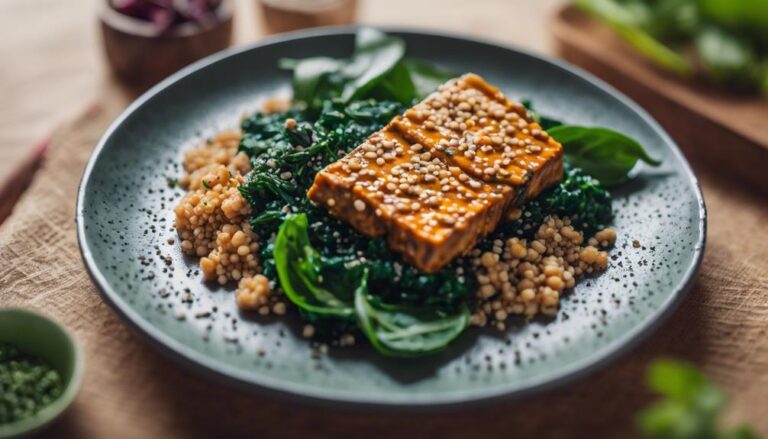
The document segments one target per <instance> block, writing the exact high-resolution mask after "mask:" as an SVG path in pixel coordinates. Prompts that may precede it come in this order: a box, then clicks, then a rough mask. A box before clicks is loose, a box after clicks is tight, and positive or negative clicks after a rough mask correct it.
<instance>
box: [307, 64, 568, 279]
mask: <svg viewBox="0 0 768 439" xmlns="http://www.w3.org/2000/svg"><path fill="white" fill-rule="evenodd" d="M562 166H563V164H562V147H561V146H560V144H559V143H557V142H556V141H555V140H553V139H552V138H551V137H549V136H548V135H547V134H546V132H544V131H543V130H542V129H541V127H540V126H539V125H538V124H536V123H535V122H533V121H531V120H530V119H529V118H528V116H527V114H526V111H525V109H524V108H523V107H522V106H521V105H520V104H517V103H513V102H511V101H509V100H508V99H507V98H506V97H505V96H504V95H503V94H502V93H501V92H500V91H499V90H498V89H496V88H495V87H493V86H491V85H489V84H488V83H486V82H485V81H484V80H483V79H482V78H480V77H479V76H477V75H474V74H467V75H464V76H462V77H460V78H457V79H454V80H451V81H449V82H447V83H446V84H444V85H442V86H441V87H440V89H439V90H438V91H437V92H435V93H433V94H432V95H430V96H429V97H428V98H427V99H425V100H424V101H422V102H420V103H419V104H417V105H415V106H414V107H412V108H411V109H409V110H408V111H406V112H405V115H404V116H398V117H396V118H395V119H394V120H393V121H392V122H391V123H390V124H389V125H387V126H386V127H384V128H383V129H382V130H381V131H379V132H377V133H374V134H373V135H372V136H371V137H369V138H368V140H366V142H365V143H363V144H362V145H360V146H359V147H357V148H356V149H354V150H353V151H352V152H350V153H349V154H347V156H345V157H343V158H342V159H340V160H338V161H337V162H335V163H332V164H331V165H329V166H327V167H326V168H325V169H323V170H322V171H320V172H319V173H318V174H317V176H316V177H315V182H314V184H313V185H312V187H311V188H310V189H309V192H308V194H307V195H308V197H309V198H310V199H311V200H312V201H314V202H315V203H317V204H319V205H323V206H326V207H327V208H328V210H329V211H330V213H331V214H332V215H334V216H336V217H338V218H340V219H342V220H344V221H347V222H349V223H350V224H351V225H352V226H353V227H354V228H355V229H356V230H358V231H359V232H360V233H363V234H365V235H368V236H380V235H387V239H388V243H389V246H390V248H392V249H393V250H395V251H398V252H400V253H402V255H403V258H404V259H405V260H406V261H407V262H409V263H410V264H412V265H413V266H415V267H416V268H418V269H419V270H421V271H423V272H428V273H430V272H435V271H437V270H439V269H440V268H442V267H443V266H445V265H446V264H448V263H449V262H450V261H451V260H452V259H453V258H455V257H456V256H459V255H461V254H464V253H466V252H467V251H469V250H470V249H471V248H472V247H474V245H475V243H476V242H477V240H478V239H480V238H481V237H483V236H485V235H487V234H488V233H490V232H491V231H493V229H494V228H495V227H496V225H497V224H498V222H499V221H500V219H501V217H502V214H503V213H504V212H505V211H506V210H507V209H508V208H509V207H510V206H512V205H517V204H519V203H522V202H523V201H524V200H526V199H530V198H533V197H535V196H536V195H538V194H539V193H540V192H541V191H542V190H543V189H544V188H546V187H547V186H549V185H551V184H553V183H556V182H557V181H559V180H560V179H561V177H562V169H563V168H562Z"/></svg>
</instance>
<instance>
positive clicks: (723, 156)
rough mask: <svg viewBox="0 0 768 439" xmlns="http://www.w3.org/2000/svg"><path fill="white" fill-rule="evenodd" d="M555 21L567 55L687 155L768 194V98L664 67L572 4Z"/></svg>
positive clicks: (561, 48)
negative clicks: (627, 100) (636, 107)
mask: <svg viewBox="0 0 768 439" xmlns="http://www.w3.org/2000/svg"><path fill="white" fill-rule="evenodd" d="M551 26H552V31H553V34H554V39H555V43H556V49H557V51H558V53H559V54H560V55H561V56H562V57H563V58H565V59H566V60H568V61H570V62H572V63H574V64H577V65H579V66H581V67H583V68H584V69H586V70H589V71H590V72H592V73H594V74H595V75H597V76H599V77H600V78H602V79H604V80H605V81H607V82H609V83H610V84H612V85H613V86H614V87H616V88H618V89H619V90H621V91H622V92H624V93H625V94H627V95H628V96H630V97H631V98H632V99H634V100H635V101H636V102H637V103H639V104H640V105H641V106H642V107H644V108H645V109H646V110H647V111H648V112H650V113H651V114H652V115H653V116H654V117H655V118H656V119H657V120H658V121H659V123H660V124H661V125H662V126H663V127H664V128H665V129H666V130H667V131H668V132H669V133H670V134H671V135H672V137H674V138H675V140H676V141H677V142H678V144H680V146H681V147H682V148H683V150H684V152H685V153H686V155H688V156H689V157H696V158H697V159H702V160H706V161H709V162H712V163H714V164H716V166H717V169H722V172H728V173H732V174H733V175H738V176H739V177H743V178H745V179H746V180H747V181H748V182H749V183H751V185H752V186H753V187H755V188H757V189H760V190H762V191H764V192H768V98H763V97H760V96H750V95H745V94H735V93H729V92H727V91H723V90H721V89H718V88H716V87H714V86H711V85H707V84H700V83H691V82H687V81H685V80H682V79H680V78H678V77H676V76H674V74H672V73H668V72H665V71H663V70H662V69H660V68H657V67H656V66H654V65H652V64H651V63H650V62H648V61H647V60H645V59H643V58H642V57H641V56H640V55H638V54H636V53H635V51H634V49H633V48H631V47H630V46H629V45H628V44H626V43H625V42H624V41H622V40H621V39H620V38H619V37H618V36H617V35H616V34H615V33H614V32H613V31H612V30H611V29H610V28H608V27H607V26H605V25H603V24H602V23H599V22H598V21H596V20H594V19H592V18H591V17H589V16H588V15H587V14H585V13H584V12H582V11H580V10H578V9H576V8H575V7H573V6H566V7H564V8H563V9H561V10H560V11H558V12H557V13H556V14H555V15H554V16H553V19H552V23H551Z"/></svg>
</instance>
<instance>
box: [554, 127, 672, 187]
mask: <svg viewBox="0 0 768 439" xmlns="http://www.w3.org/2000/svg"><path fill="white" fill-rule="evenodd" d="M548 132H549V135H551V136H552V137H554V138H555V140H557V141H558V142H560V143H562V144H563V153H564V154H565V156H566V157H567V158H568V160H569V161H570V163H571V165H573V166H574V167H576V168H581V169H583V170H584V172H585V173H587V174H589V175H591V176H592V177H594V178H596V179H598V180H600V183H602V184H603V185H605V186H615V185H617V184H620V183H623V182H625V181H626V180H627V178H628V175H629V172H630V171H631V170H632V168H634V167H635V164H636V163H637V161H638V160H642V161H644V162H645V163H648V164H649V165H651V166H659V165H660V164H661V162H660V161H658V160H656V159H653V158H651V157H650V156H649V155H648V153H647V152H645V149H643V147H642V146H641V145H640V144H639V143H638V142H637V141H636V140H634V139H632V138H630V137H628V136H626V135H624V134H621V133H619V132H617V131H613V130H610V129H608V128H601V127H582V126H576V125H560V126H556V127H554V128H551V129H550V130H549V131H548Z"/></svg>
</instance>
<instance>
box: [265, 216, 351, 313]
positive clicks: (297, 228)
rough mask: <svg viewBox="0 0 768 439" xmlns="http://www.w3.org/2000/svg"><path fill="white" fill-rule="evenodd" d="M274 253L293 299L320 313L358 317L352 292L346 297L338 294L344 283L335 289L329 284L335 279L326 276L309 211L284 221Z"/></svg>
mask: <svg viewBox="0 0 768 439" xmlns="http://www.w3.org/2000/svg"><path fill="white" fill-rule="evenodd" d="M273 255H274V258H275V267H276V269H277V275H278V279H279V280H280V286H281V287H282V288H283V291H285V295H286V296H288V298H289V299H290V300H291V302H293V303H294V304H296V305H297V306H298V307H299V308H301V309H304V310H306V311H309V312H312V313H315V314H318V315H324V316H333V317H341V318H353V317H354V314H355V312H354V309H353V306H352V303H351V291H349V293H350V294H349V295H348V296H347V297H343V296H342V295H340V294H338V290H341V289H342V288H339V287H340V286H342V287H343V285H338V284H336V285H334V287H335V288H334V291H331V290H330V289H329V288H328V287H327V286H328V285H329V284H332V282H327V281H326V279H324V278H323V275H324V273H323V264H322V260H321V257H320V255H319V254H318V253H317V251H316V250H315V249H314V248H312V245H311V244H310V242H309V235H308V233H307V215H306V214H299V215H294V216H291V217H289V218H287V219H286V220H285V221H284V222H283V224H282V225H281V226H280V230H279V231H278V233H277V237H276V238H275V245H274V250H273ZM353 272H354V270H353Z"/></svg>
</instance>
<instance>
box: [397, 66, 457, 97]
mask: <svg viewBox="0 0 768 439" xmlns="http://www.w3.org/2000/svg"><path fill="white" fill-rule="evenodd" d="M402 64H403V65H404V67H405V68H406V69H407V70H408V72H409V73H410V75H411V80H412V81H413V85H414V87H415V97H416V98H417V99H424V98H426V97H427V96H428V95H429V94H430V93H432V92H433V91H435V90H437V87H439V86H440V85H441V84H443V83H444V82H446V81H448V80H449V79H451V78H454V77H456V76H457V75H456V73H455V72H449V71H447V70H442V69H439V68H437V67H435V66H434V65H432V64H429V63H425V62H422V61H417V60H413V59H405V60H403V62H402Z"/></svg>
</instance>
